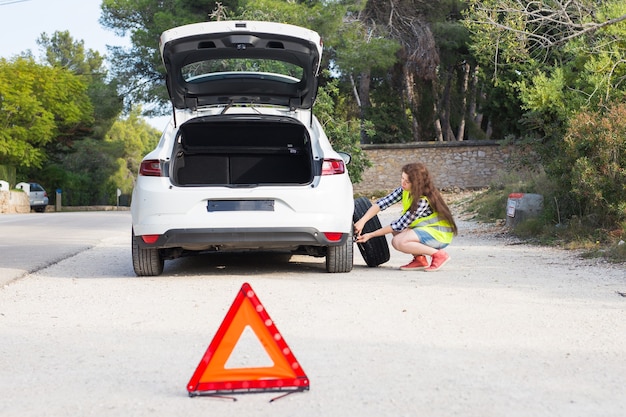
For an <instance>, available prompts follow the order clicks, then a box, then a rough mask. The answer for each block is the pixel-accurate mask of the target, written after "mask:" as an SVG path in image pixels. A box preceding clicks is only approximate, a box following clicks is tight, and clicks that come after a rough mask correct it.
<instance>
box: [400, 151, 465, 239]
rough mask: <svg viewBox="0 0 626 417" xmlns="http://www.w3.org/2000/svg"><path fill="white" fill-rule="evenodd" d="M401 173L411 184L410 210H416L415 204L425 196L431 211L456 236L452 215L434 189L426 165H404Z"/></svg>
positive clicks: (417, 163) (418, 163)
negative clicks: (447, 223)
mask: <svg viewBox="0 0 626 417" xmlns="http://www.w3.org/2000/svg"><path fill="white" fill-rule="evenodd" d="M402 172H404V173H405V174H406V175H407V176H408V177H409V182H410V183H411V191H410V193H411V196H412V197H413V201H412V202H411V210H412V211H413V210H415V209H417V203H418V201H419V198H420V197H421V196H426V197H427V198H428V202H429V203H430V206H431V207H432V209H433V210H434V211H436V212H437V213H439V216H441V217H442V218H444V219H446V220H447V221H448V222H450V225H452V231H453V232H454V234H455V235H456V234H457V232H458V230H457V227H456V223H455V222H454V218H453V217H452V213H450V209H449V208H448V205H447V204H446V202H445V201H444V199H443V197H442V196H441V193H440V192H439V190H438V189H437V188H436V187H435V185H434V183H433V180H432V178H431V177H430V173H429V172H428V169H427V168H426V165H424V164H422V163H420V162H414V163H411V164H406V165H405V166H403V167H402Z"/></svg>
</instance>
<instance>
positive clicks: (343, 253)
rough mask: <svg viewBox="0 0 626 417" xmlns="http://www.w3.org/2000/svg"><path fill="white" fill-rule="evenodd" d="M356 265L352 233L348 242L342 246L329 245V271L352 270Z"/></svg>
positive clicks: (327, 265)
mask: <svg viewBox="0 0 626 417" xmlns="http://www.w3.org/2000/svg"><path fill="white" fill-rule="evenodd" d="M353 265H354V245H353V242H352V234H350V236H348V239H347V240H346V243H344V244H343V245H340V246H329V247H328V249H327V250H326V271H327V272H332V273H335V272H350V271H352V266H353Z"/></svg>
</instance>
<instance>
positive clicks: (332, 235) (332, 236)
mask: <svg viewBox="0 0 626 417" xmlns="http://www.w3.org/2000/svg"><path fill="white" fill-rule="evenodd" d="M324 236H326V239H328V240H330V241H331V242H337V241H339V240H341V237H342V236H343V233H338V232H324Z"/></svg>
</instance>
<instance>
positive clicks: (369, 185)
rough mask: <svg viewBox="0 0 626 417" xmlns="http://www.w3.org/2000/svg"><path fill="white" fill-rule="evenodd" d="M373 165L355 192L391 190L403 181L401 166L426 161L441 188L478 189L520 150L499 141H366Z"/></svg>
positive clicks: (365, 192)
mask: <svg viewBox="0 0 626 417" xmlns="http://www.w3.org/2000/svg"><path fill="white" fill-rule="evenodd" d="M363 151H364V152H365V154H366V155H367V157H368V158H369V160H370V161H371V162H372V166H371V167H370V168H367V169H366V170H365V171H364V173H363V178H362V181H361V182H360V183H358V184H354V191H355V193H356V194H361V195H365V194H373V193H377V192H386V191H390V190H392V189H394V188H396V187H398V186H399V185H400V175H401V172H402V166H403V165H405V164H408V163H410V162H422V163H424V164H426V166H427V167H428V169H429V171H430V173H431V174H432V175H433V178H434V181H435V185H436V186H437V188H439V189H447V190H449V189H454V188H460V189H478V188H483V187H487V186H488V185H489V184H490V183H491V181H492V179H494V178H496V176H497V175H498V174H499V173H500V172H502V171H504V170H506V169H507V162H508V161H509V160H510V158H511V156H512V155H513V154H514V153H515V152H516V151H517V150H516V148H515V147H514V146H513V145H502V144H500V143H499V142H496V141H464V142H444V143H440V142H424V143H412V144H390V145H363Z"/></svg>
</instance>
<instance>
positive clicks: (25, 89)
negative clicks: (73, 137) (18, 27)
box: [0, 57, 93, 168]
mask: <svg viewBox="0 0 626 417" xmlns="http://www.w3.org/2000/svg"><path fill="white" fill-rule="evenodd" d="M0 92H1V93H0V163H3V164H11V165H15V166H17V167H18V168H20V167H24V168H28V167H41V166H42V164H43V163H44V161H45V160H46V159H47V157H48V155H47V152H46V146H47V145H49V144H51V143H53V142H54V141H58V140H59V138H61V139H62V138H63V137H65V136H66V135H68V134H71V132H72V131H73V130H74V129H76V127H77V126H82V125H84V124H88V123H90V122H91V120H92V117H93V107H92V105H91V102H90V100H89V97H88V96H87V84H86V83H85V82H84V81H83V80H81V79H80V77H77V76H75V75H74V74H72V73H71V72H69V71H67V70H65V69H63V68H51V67H48V66H43V65H39V64H37V63H35V61H34V60H33V59H32V58H22V57H18V58H15V59H13V60H10V61H7V60H6V59H3V58H2V59H0Z"/></svg>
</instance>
